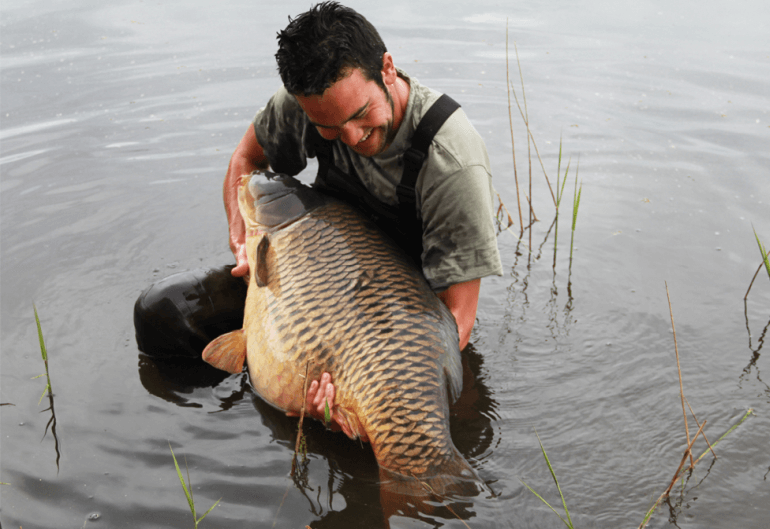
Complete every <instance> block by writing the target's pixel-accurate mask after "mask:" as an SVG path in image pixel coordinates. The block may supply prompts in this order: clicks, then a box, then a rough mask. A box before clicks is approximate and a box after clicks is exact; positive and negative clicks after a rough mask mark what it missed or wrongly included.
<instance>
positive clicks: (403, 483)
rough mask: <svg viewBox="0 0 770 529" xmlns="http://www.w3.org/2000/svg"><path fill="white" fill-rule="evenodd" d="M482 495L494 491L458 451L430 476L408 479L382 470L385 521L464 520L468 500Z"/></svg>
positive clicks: (382, 500)
mask: <svg viewBox="0 0 770 529" xmlns="http://www.w3.org/2000/svg"><path fill="white" fill-rule="evenodd" d="M426 474H427V473H426ZM481 493H491V491H490V490H489V488H488V487H487V486H486V484H485V483H484V482H483V481H482V480H481V478H480V477H479V475H478V474H477V473H476V471H475V470H474V469H473V467H471V466H470V465H469V464H468V462H467V461H466V460H465V459H464V458H463V456H462V455H460V453H459V452H457V450H455V451H454V454H453V457H451V458H450V459H449V460H447V461H446V462H444V463H443V464H442V465H440V467H438V468H437V472H435V473H433V474H430V475H421V476H407V475H404V474H399V473H397V472H392V471H390V470H388V469H386V468H382V467H380V501H381V503H382V508H383V512H384V515H385V518H386V519H387V518H389V517H390V516H392V515H394V514H400V515H404V516H410V517H414V516H416V515H417V514H418V513H422V514H430V515H441V516H442V517H451V518H454V517H461V518H462V513H463V512H465V511H466V508H467V507H468V506H469V505H470V502H469V501H468V500H469V499H470V498H474V497H476V496H478V495H479V494H481ZM439 504H440V505H439ZM442 511H447V512H446V513H442Z"/></svg>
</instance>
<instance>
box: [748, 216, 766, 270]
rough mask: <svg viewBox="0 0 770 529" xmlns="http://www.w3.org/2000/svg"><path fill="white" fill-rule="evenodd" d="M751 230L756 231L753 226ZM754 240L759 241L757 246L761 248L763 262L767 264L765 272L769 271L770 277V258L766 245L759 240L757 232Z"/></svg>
mask: <svg viewBox="0 0 770 529" xmlns="http://www.w3.org/2000/svg"><path fill="white" fill-rule="evenodd" d="M751 229H753V230H754V227H753V226H752V227H751ZM754 238H756V239H757V245H758V246H759V254H760V255H761V256H762V262H763V263H765V270H767V277H770V258H768V255H767V250H766V249H765V245H764V244H762V241H760V240H759V235H757V230H754Z"/></svg>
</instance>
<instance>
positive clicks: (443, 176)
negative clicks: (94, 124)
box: [137, 2, 502, 418]
mask: <svg viewBox="0 0 770 529" xmlns="http://www.w3.org/2000/svg"><path fill="white" fill-rule="evenodd" d="M278 43H279V49H278V53H277V54H276V59H277V62H278V70H279V73H280V75H281V79H282V81H283V83H284V86H283V87H282V88H281V89H279V91H278V92H277V93H276V94H275V95H274V96H273V97H272V98H271V99H270V101H269V102H268V104H267V106H266V107H264V108H263V109H261V110H260V111H259V112H258V113H257V115H256V116H255V118H254V121H253V123H252V125H251V126H250V127H249V128H248V130H247V131H246V133H245V134H244V136H243V138H242V139H241V141H240V143H239V145H238V147H237V148H236V150H235V153H234V154H233V156H232V158H231V160H230V165H229V167H228V171H227V175H226V177H225V182H224V190H223V191H224V202H225V209H226V212H227V219H228V224H229V228H230V248H231V250H232V252H233V255H234V256H235V258H236V261H237V264H236V266H235V267H234V268H233V269H232V272H231V274H232V276H233V277H236V278H238V277H243V276H245V275H246V274H247V273H248V272H249V270H248V261H247V257H246V246H245V227H244V224H243V220H242V219H241V216H240V213H239V210H238V201H237V188H238V185H239V183H240V177H241V175H243V174H249V173H251V172H252V171H254V170H255V169H267V168H268V167H269V168H271V169H272V170H273V171H275V172H279V173H286V174H289V175H292V176H293V175H296V174H297V173H299V172H300V171H301V170H302V169H304V168H305V166H306V160H307V158H308V157H317V158H318V159H319V174H318V176H317V177H316V182H315V186H316V187H317V188H319V189H321V190H322V191H325V192H327V193H330V194H333V195H337V196H339V197H340V198H343V199H345V200H348V201H351V202H354V203H355V205H357V206H359V207H360V208H361V209H362V210H363V211H364V213H366V214H368V215H369V216H370V217H371V218H372V219H373V220H374V221H375V222H376V223H377V224H378V225H379V226H380V227H381V228H382V229H383V230H385V231H386V232H387V233H389V234H390V235H391V236H392V237H393V238H394V239H395V240H396V242H398V243H399V244H401V245H402V246H403V247H404V248H405V250H406V251H407V253H409V254H410V256H411V257H412V259H413V260H414V261H415V262H416V263H417V264H419V265H421V267H422V270H423V273H424V275H425V277H426V279H427V280H428V283H429V284H430V285H431V287H432V288H433V289H434V291H435V292H436V293H437V295H438V296H439V298H440V299H441V300H442V301H443V302H444V303H445V304H446V305H447V307H448V308H449V310H450V311H451V312H452V314H453V315H454V317H455V319H456V321H457V325H458V330H459V337H458V339H459V343H460V347H461V348H464V347H465V346H466V345H467V343H468V340H469V338H470V333H471V329H472V328H473V324H474V322H475V318H476V309H477V306H478V296H479V285H480V281H481V278H482V277H485V276H487V275H492V274H497V275H502V266H501V263H500V257H499V253H498V250H497V242H496V235H495V230H494V225H493V218H494V212H493V209H492V198H493V195H494V192H493V190H492V185H491V180H490V179H491V175H490V169H489V160H488V157H487V153H486V148H485V146H484V143H483V141H482V139H481V138H480V136H479V135H478V133H477V132H476V131H475V130H474V129H473V127H472V126H471V125H470V123H469V121H468V119H467V117H466V116H465V114H464V112H463V111H462V110H460V109H457V110H455V108H456V106H457V105H456V104H454V105H453V103H454V102H453V101H451V99H448V98H440V94H438V93H437V92H434V91H433V90H431V89H429V88H427V87H425V86H423V85H421V84H420V83H419V82H418V81H417V80H416V79H413V78H410V77H409V76H408V75H407V74H406V73H405V72H403V71H401V70H398V69H396V67H395V65H394V62H393V57H392V55H391V54H390V53H388V52H387V49H386V48H385V45H384V43H383V42H382V39H381V38H380V36H379V34H378V33H377V31H376V29H375V28H374V27H373V26H372V25H371V24H370V23H369V22H368V21H367V20H366V19H365V18H364V17H363V16H361V15H360V14H358V13H356V12H355V11H353V10H352V9H349V8H347V7H344V6H341V5H340V4H338V3H336V2H324V3H321V4H318V5H316V6H315V7H313V8H312V9H310V10H309V11H307V12H305V13H303V14H301V15H299V16H298V17H297V18H295V19H293V20H291V21H290V23H289V25H288V26H287V28H286V29H285V30H284V31H282V32H279V34H278ZM434 107H435V110H433V111H432V112H431V114H434V115H432V116H431V117H430V118H429V117H427V116H426V114H429V110H431V109H432V108H434ZM436 115H440V117H436ZM423 118H424V119H423ZM426 130H430V131H431V132H430V133H428V132H425V131H426ZM420 143H424V144H425V145H424V146H423V147H422V152H420V151H419V150H417V151H416V150H415V149H416V148H417V147H416V146H417V144H420ZM406 181H409V182H407V183H405V182H406ZM141 299H142V298H140V301H141ZM137 306H139V302H138V303H137ZM138 329H139V325H138V324H137V336H139V334H140V333H139V330H138ZM140 347H141V344H140ZM327 402H328V404H329V406H330V409H331V410H332V413H333V403H334V386H333V383H332V381H331V379H330V376H329V374H328V373H324V374H323V376H322V377H321V380H320V381H313V382H312V383H311V384H310V387H309V389H308V405H309V413H310V414H311V415H312V416H314V417H316V418H322V417H323V415H324V407H325V404H326V403H327Z"/></svg>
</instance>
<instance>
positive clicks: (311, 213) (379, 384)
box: [204, 175, 478, 491]
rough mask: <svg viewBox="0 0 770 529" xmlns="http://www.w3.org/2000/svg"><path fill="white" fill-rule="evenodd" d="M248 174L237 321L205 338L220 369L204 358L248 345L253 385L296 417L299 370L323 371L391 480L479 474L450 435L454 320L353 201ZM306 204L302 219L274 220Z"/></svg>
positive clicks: (455, 367) (343, 413)
mask: <svg viewBox="0 0 770 529" xmlns="http://www.w3.org/2000/svg"><path fill="white" fill-rule="evenodd" d="M250 178H259V179H264V178H266V176H264V175H252V176H251V177H244V180H243V182H242V184H241V188H240V190H239V202H240V204H239V205H240V209H241V214H242V216H243V218H244V222H245V224H246V228H247V233H248V234H249V235H248V236H247V240H246V245H247V252H248V256H249V268H250V270H251V272H252V273H251V277H250V280H249V281H250V283H249V289H248V295H247V300H246V308H245V317H244V328H243V330H242V331H235V332H236V333H238V332H242V335H233V336H231V337H230V338H231V340H230V341H227V339H225V338H224V337H220V338H221V339H222V340H221V341H220V342H219V343H217V341H218V340H220V339H217V340H215V341H214V342H212V344H211V345H209V347H208V348H207V352H204V358H205V359H207V361H210V362H211V363H212V364H214V365H217V363H216V360H214V361H212V360H210V359H209V357H210V358H212V359H213V358H215V357H217V356H216V355H219V354H227V352H226V351H223V349H225V348H226V347H231V348H232V347H235V346H237V345H238V344H242V343H243V342H244V341H245V349H246V352H245V355H246V359H247V363H248V368H249V374H250V380H251V383H252V385H253V387H254V389H255V390H256V391H257V393H259V395H260V396H262V398H264V399H265V400H266V401H267V402H269V403H270V404H272V405H274V406H276V407H278V408H280V409H283V410H285V411H288V412H295V413H298V412H299V411H300V409H301V407H302V403H303V400H304V394H303V388H304V375H305V371H306V369H307V372H308V376H309V377H310V380H317V379H318V378H320V375H321V374H322V373H323V372H328V373H330V374H331V376H332V381H333V384H334V386H335V390H336V396H335V402H334V405H335V406H334V413H335V417H337V418H338V419H337V420H338V421H340V422H341V423H342V424H343V429H345V428H346V427H347V429H345V431H346V432H347V433H348V434H349V435H351V436H352V437H357V436H361V437H363V438H365V439H367V440H369V441H370V442H371V445H372V449H373V451H374V454H375V457H376V458H377V461H378V464H379V465H380V467H381V468H382V469H385V470H387V471H388V472H387V473H386V475H387V476H390V477H394V476H395V479H397V480H399V479H407V478H417V479H418V480H420V481H422V482H423V483H426V484H428V485H429V487H430V489H431V490H434V491H442V490H448V489H446V487H447V486H449V485H451V484H453V483H457V482H458V481H460V480H468V479H473V480H478V477H477V476H476V474H475V472H474V471H473V469H472V468H471V467H470V466H469V465H468V463H467V462H466V461H465V460H464V459H463V458H462V456H461V455H460V454H459V453H458V452H457V449H456V448H455V447H454V444H453V443H452V440H451V437H450V435H449V413H448V405H449V401H450V400H454V399H456V398H457V397H458V396H459V391H460V388H461V384H462V369H461V367H460V353H459V344H458V334H457V327H456V323H455V320H454V317H453V316H452V314H451V313H450V312H449V310H448V309H447V308H446V306H445V305H444V304H443V303H442V302H441V301H440V300H439V299H438V297H437V296H436V295H435V294H434V293H433V291H432V290H431V289H430V287H429V286H428V284H427V282H426V281H425V279H424V277H423V276H422V274H421V272H420V271H419V270H418V269H417V268H416V267H415V266H414V264H413V263H412V262H411V260H410V259H409V258H408V257H407V256H406V255H405V254H404V253H403V251H402V250H401V249H400V248H399V247H398V246H397V245H395V244H394V243H393V242H392V241H391V240H390V239H389V238H387V237H386V236H385V235H384V234H382V232H380V231H379V230H378V229H377V228H376V227H375V226H374V225H373V224H372V223H371V222H370V221H369V220H367V219H365V218H364V217H363V216H362V215H361V214H360V213H359V212H358V211H357V210H355V209H353V208H352V207H350V206H348V205H346V204H344V203H342V202H339V201H336V200H333V199H330V198H328V197H325V196H323V195H320V194H318V193H316V192H315V191H312V190H311V189H310V188H306V187H304V186H302V185H301V184H299V183H298V182H297V181H296V180H293V179H290V178H288V177H283V178H284V180H282V181H283V182H286V183H287V191H286V194H285V196H288V197H289V199H290V200H294V202H292V203H291V204H290V205H289V206H287V207H282V204H281V203H279V202H278V201H279V200H282V199H284V198H285V196H284V195H280V194H276V195H275V196H273V195H270V193H274V191H275V189H276V188H277V186H275V183H276V181H275V180H273V181H272V182H270V187H269V189H270V192H269V193H268V192H265V195H270V196H268V197H265V196H264V195H260V193H261V191H260V188H259V185H258V183H257V185H255V184H254V183H252V184H251V186H249V183H250ZM255 195H256V196H257V199H256V200H255ZM298 200H299V201H300V202H301V204H300V205H301V206H302V207H299V208H298V207H297V206H298V202H297V201H298ZM307 204H310V206H306V205H307ZM303 207H305V208H306V211H303V214H302V215H300V216H299V217H298V218H295V219H294V218H287V219H283V218H282V217H281V214H282V212H284V211H297V210H302V209H303ZM260 208H264V209H260ZM263 217H264V218H268V219H271V220H274V224H272V225H267V226H266V225H262V224H260V223H259V219H261V218H263ZM276 226H277V227H276ZM263 240H266V241H265V242H267V243H268V244H267V245H265V244H260V243H263ZM257 279H260V282H262V283H263V286H259V285H258V281H257ZM231 334H233V333H231ZM233 344H235V345H233ZM209 351H210V352H209Z"/></svg>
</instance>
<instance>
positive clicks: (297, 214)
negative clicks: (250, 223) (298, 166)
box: [248, 171, 324, 229]
mask: <svg viewBox="0 0 770 529" xmlns="http://www.w3.org/2000/svg"><path fill="white" fill-rule="evenodd" d="M249 178H250V180H249V183H248V190H249V193H251V196H252V197H254V203H253V206H254V209H255V211H254V217H255V218H254V220H255V221H256V223H257V225H260V226H262V227H264V228H267V229H280V228H283V227H285V226H288V225H289V224H291V223H293V222H294V221H296V220H298V219H299V218H301V217H303V216H304V215H306V214H307V213H308V212H310V211H312V210H314V209H316V208H318V207H320V206H322V205H323V204H324V199H323V198H321V196H320V195H319V194H318V193H317V192H315V191H313V190H312V189H311V188H309V187H308V186H306V185H304V184H302V183H301V182H300V181H299V180H297V179H295V178H292V177H290V176H287V175H284V174H275V173H271V172H269V171H264V172H262V171H254V172H253V173H252V174H251V175H250V177H249Z"/></svg>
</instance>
